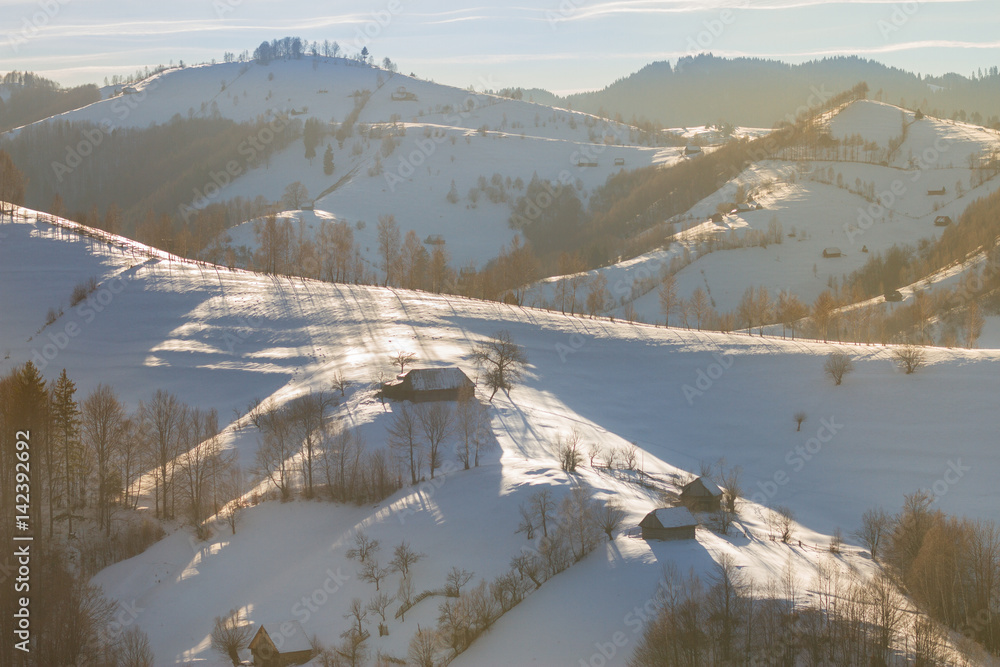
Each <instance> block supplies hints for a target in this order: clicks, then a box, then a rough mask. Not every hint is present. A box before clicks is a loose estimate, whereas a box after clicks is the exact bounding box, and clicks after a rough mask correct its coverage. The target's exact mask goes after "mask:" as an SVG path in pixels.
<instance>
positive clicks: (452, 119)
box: [382, 77, 499, 192]
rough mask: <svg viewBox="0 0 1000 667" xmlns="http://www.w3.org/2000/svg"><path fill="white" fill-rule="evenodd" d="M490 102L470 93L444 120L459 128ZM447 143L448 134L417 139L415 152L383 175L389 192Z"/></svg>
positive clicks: (484, 82)
mask: <svg viewBox="0 0 1000 667" xmlns="http://www.w3.org/2000/svg"><path fill="white" fill-rule="evenodd" d="M479 84H480V87H482V88H485V89H493V90H496V89H497V88H499V85H498V84H497V83H496V82H495V81H493V80H492V79H486V78H483V77H480V79H479ZM489 100H490V98H489V97H488V96H487V95H483V94H477V93H470V94H469V95H467V96H466V97H465V99H464V100H462V104H461V106H460V107H459V110H458V111H452V112H448V113H446V114H444V116H443V120H444V122H445V123H446V124H448V125H451V126H453V127H454V126H459V125H460V124H461V122H462V121H463V120H465V119H467V118H468V117H469V116H471V115H472V113H473V112H474V111H476V110H477V109H481V108H483V107H485V106H488V102H489ZM451 136H454V135H451ZM447 141H450V136H449V135H448V134H447V133H440V134H438V133H433V134H431V136H429V137H423V138H420V139H417V140H416V141H415V142H414V146H415V148H414V150H412V151H410V152H409V153H408V154H406V155H403V156H400V158H399V161H398V163H397V164H396V167H395V169H393V170H391V171H389V170H387V171H385V172H384V173H383V174H382V177H383V178H384V179H385V182H386V185H388V186H389V191H390V192H395V191H396V186H398V185H399V184H400V183H403V182H404V181H406V179H408V178H410V177H411V176H413V174H415V173H416V171H417V167H421V166H423V165H424V163H426V162H427V160H429V159H430V158H431V156H432V155H434V154H435V153H437V150H438V146H440V145H441V144H443V143H445V142H447Z"/></svg>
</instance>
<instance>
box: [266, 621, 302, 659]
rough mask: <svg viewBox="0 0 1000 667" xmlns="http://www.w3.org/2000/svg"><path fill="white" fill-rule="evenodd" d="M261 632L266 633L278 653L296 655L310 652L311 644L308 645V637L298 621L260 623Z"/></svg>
mask: <svg viewBox="0 0 1000 667" xmlns="http://www.w3.org/2000/svg"><path fill="white" fill-rule="evenodd" d="M261 630H263V631H264V632H266V633H267V636H268V637H270V639H271V643H272V644H274V647H275V648H276V649H278V653H296V652H298V651H311V650H312V644H310V643H309V636H308V635H306V631H305V630H304V629H303V628H302V624H301V623H299V622H298V621H280V622H271V623H261V624H260V628H259V629H258V630H257V632H258V633H259V632H260V631H261Z"/></svg>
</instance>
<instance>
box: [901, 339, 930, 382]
mask: <svg viewBox="0 0 1000 667" xmlns="http://www.w3.org/2000/svg"><path fill="white" fill-rule="evenodd" d="M892 356H893V357H894V358H895V359H896V363H897V364H899V368H900V369H901V370H902V371H903V372H904V373H906V374H907V375H911V374H913V373H916V372H917V370H918V369H919V368H920V367H921V366H923V365H924V362H925V361H926V359H927V355H926V354H925V353H924V350H923V348H920V347H917V346H916V345H903V346H901V347H897V348H896V349H895V350H893V353H892Z"/></svg>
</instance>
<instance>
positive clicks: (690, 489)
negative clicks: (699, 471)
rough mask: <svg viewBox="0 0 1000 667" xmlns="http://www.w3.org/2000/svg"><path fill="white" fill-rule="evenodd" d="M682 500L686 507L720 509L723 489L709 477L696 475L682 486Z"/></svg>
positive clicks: (701, 509) (708, 510) (707, 509)
mask: <svg viewBox="0 0 1000 667" xmlns="http://www.w3.org/2000/svg"><path fill="white" fill-rule="evenodd" d="M681 502H682V503H684V505H685V507H690V508H691V509H695V510H700V511H703V512H711V511H713V510H717V509H719V504H720V503H721V502H722V489H720V488H719V487H718V486H717V485H716V483H715V482H713V481H712V480H710V479H708V478H707V477H696V478H695V479H693V480H691V481H690V482H688V483H687V484H685V485H684V486H682V487H681Z"/></svg>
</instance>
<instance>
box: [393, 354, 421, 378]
mask: <svg viewBox="0 0 1000 667" xmlns="http://www.w3.org/2000/svg"><path fill="white" fill-rule="evenodd" d="M416 358H417V355H416V353H414V352H404V351H403V350H400V351H398V352H396V354H392V355H389V363H390V364H392V365H393V366H399V374H400V375H402V374H403V371H405V370H406V367H407V366H408V365H410V364H412V363H413V361H414V360H415V359H416Z"/></svg>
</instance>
